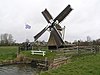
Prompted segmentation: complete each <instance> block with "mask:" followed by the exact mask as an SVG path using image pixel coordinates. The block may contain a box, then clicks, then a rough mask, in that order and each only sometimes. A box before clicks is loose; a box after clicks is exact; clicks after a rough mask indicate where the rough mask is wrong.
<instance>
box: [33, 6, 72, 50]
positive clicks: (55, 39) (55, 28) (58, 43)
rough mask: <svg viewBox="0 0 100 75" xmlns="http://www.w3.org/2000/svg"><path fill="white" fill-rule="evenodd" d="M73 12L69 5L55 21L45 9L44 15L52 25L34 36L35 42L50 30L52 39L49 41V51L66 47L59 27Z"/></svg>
mask: <svg viewBox="0 0 100 75" xmlns="http://www.w3.org/2000/svg"><path fill="white" fill-rule="evenodd" d="M71 11H72V8H71V6H70V5H68V6H67V7H66V8H65V9H64V10H63V11H62V12H61V13H60V14H59V15H58V16H57V17H56V18H55V19H53V18H52V16H51V14H50V13H49V12H48V10H47V9H45V10H44V11H43V12H42V14H43V16H44V17H45V19H46V20H47V22H48V23H49V24H50V25H49V26H48V25H47V26H46V27H45V28H44V29H43V30H42V31H41V32H39V33H38V34H37V35H35V36H34V39H35V41H36V40H37V39H38V38H39V37H40V36H41V35H42V34H43V33H44V32H45V31H46V30H48V29H49V31H50V37H49V39H48V48H49V49H58V48H60V47H64V45H65V43H64V41H63V37H62V33H61V32H62V27H61V26H60V25H59V23H60V22H61V21H63V19H64V18H65V17H66V16H67V15H68V14H69V13H70V12H71Z"/></svg>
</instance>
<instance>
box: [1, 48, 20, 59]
mask: <svg viewBox="0 0 100 75" xmlns="http://www.w3.org/2000/svg"><path fill="white" fill-rule="evenodd" d="M17 48H18V47H17V46H1V47H0V61H3V60H12V59H14V58H15V57H16V53H17Z"/></svg>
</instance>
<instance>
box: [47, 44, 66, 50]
mask: <svg viewBox="0 0 100 75" xmlns="http://www.w3.org/2000/svg"><path fill="white" fill-rule="evenodd" d="M64 47H65V46H63V45H62V46H60V47H58V46H48V49H49V50H57V49H58V48H64Z"/></svg>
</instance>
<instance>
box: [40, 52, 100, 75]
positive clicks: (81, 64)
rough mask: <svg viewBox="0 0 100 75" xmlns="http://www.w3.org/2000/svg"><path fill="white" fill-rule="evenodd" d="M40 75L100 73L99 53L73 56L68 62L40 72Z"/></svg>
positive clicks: (98, 74)
mask: <svg viewBox="0 0 100 75" xmlns="http://www.w3.org/2000/svg"><path fill="white" fill-rule="evenodd" d="M40 75H100V53H98V54H96V55H81V56H75V57H73V58H72V59H71V62H70V63H68V64H65V65H62V66H61V67H59V68H57V69H51V70H48V71H45V72H41V74H40Z"/></svg>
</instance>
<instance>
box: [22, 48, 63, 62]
mask: <svg viewBox="0 0 100 75" xmlns="http://www.w3.org/2000/svg"><path fill="white" fill-rule="evenodd" d="M45 51H46V55H45V56H42V55H32V54H31V51H30V50H29V51H22V52H21V54H22V55H24V56H26V57H30V58H34V59H43V60H44V59H45V57H47V59H49V60H52V59H54V58H56V57H57V54H58V53H57V52H51V51H49V50H45ZM60 54H61V53H60Z"/></svg>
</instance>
